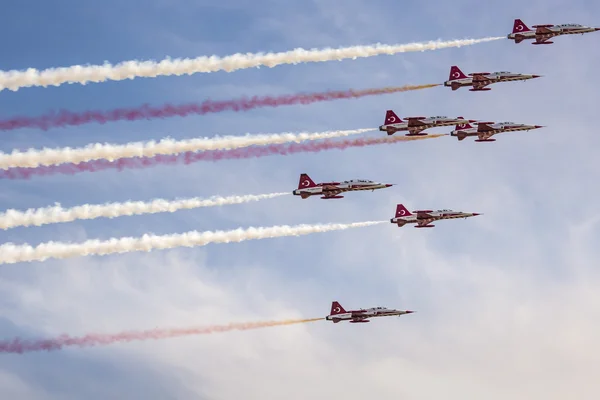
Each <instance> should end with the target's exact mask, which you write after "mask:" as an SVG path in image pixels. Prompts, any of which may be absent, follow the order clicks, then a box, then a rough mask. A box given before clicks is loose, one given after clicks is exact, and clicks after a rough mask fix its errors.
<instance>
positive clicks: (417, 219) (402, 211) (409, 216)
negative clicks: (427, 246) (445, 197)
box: [390, 204, 481, 228]
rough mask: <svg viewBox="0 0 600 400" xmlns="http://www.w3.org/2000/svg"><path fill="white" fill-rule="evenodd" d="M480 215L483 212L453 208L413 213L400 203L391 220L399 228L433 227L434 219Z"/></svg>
mask: <svg viewBox="0 0 600 400" xmlns="http://www.w3.org/2000/svg"><path fill="white" fill-rule="evenodd" d="M478 215H481V214H479V213H467V212H462V211H453V210H437V211H433V210H419V211H413V212H412V213H411V212H410V211H408V210H407V209H406V207H404V205H403V204H398V205H397V206H396V216H395V217H394V218H392V219H390V222H391V223H392V224H397V225H398V227H399V228H401V227H403V226H404V225H406V224H416V225H415V228H433V227H434V226H435V225H430V224H431V223H432V222H433V221H439V220H442V219H456V218H465V219H466V218H469V217H476V216H478Z"/></svg>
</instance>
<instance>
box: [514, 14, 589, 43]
mask: <svg viewBox="0 0 600 400" xmlns="http://www.w3.org/2000/svg"><path fill="white" fill-rule="evenodd" d="M532 28H535V30H533V29H530V28H529V27H528V26H527V25H525V23H524V22H523V21H521V20H520V19H515V22H514V24H513V30H512V33H509V34H508V35H507V38H508V39H510V40H514V41H515V43H517V44H518V43H521V42H522V41H523V40H529V39H531V40H534V41H533V42H532V43H531V44H552V43H554V42H551V41H550V39H552V38H553V37H556V36H562V35H583V34H584V33H590V32H596V31H600V28H594V27H591V26H584V25H580V24H561V25H554V24H549V25H533V26H532Z"/></svg>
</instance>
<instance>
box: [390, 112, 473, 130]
mask: <svg viewBox="0 0 600 400" xmlns="http://www.w3.org/2000/svg"><path fill="white" fill-rule="evenodd" d="M468 122H475V121H474V120H473V121H468V120H465V119H463V118H462V117H458V118H449V117H446V116H442V115H440V116H435V117H405V121H403V120H402V119H400V118H399V117H398V116H397V115H396V113H395V112H394V111H392V110H387V111H386V112H385V120H384V121H383V125H381V126H380V127H379V130H380V131H382V132H387V134H388V135H393V134H394V133H396V132H399V131H408V133H407V134H405V136H426V135H427V133H423V131H424V130H425V129H428V128H435V127H438V126H451V125H456V124H461V123H468Z"/></svg>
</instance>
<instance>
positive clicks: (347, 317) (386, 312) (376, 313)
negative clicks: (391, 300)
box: [325, 301, 414, 324]
mask: <svg viewBox="0 0 600 400" xmlns="http://www.w3.org/2000/svg"><path fill="white" fill-rule="evenodd" d="M413 312H414V311H408V310H395V309H391V308H385V307H373V308H368V309H366V310H365V309H363V308H361V309H360V310H350V311H346V310H344V307H342V305H341V304H340V303H338V302H337V301H334V302H333V303H331V314H330V315H328V316H326V317H325V319H326V320H327V321H333V323H334V324H337V323H338V322H340V321H350V323H351V324H355V323H359V322H371V321H369V320H368V318H375V317H388V316H393V315H397V316H401V315H404V314H412V313H413Z"/></svg>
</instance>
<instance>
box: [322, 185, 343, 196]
mask: <svg viewBox="0 0 600 400" xmlns="http://www.w3.org/2000/svg"><path fill="white" fill-rule="evenodd" d="M345 191H346V190H344V189H340V188H338V187H337V186H323V197H325V198H327V197H334V196H337V195H338V194H340V193H342V192H345Z"/></svg>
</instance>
